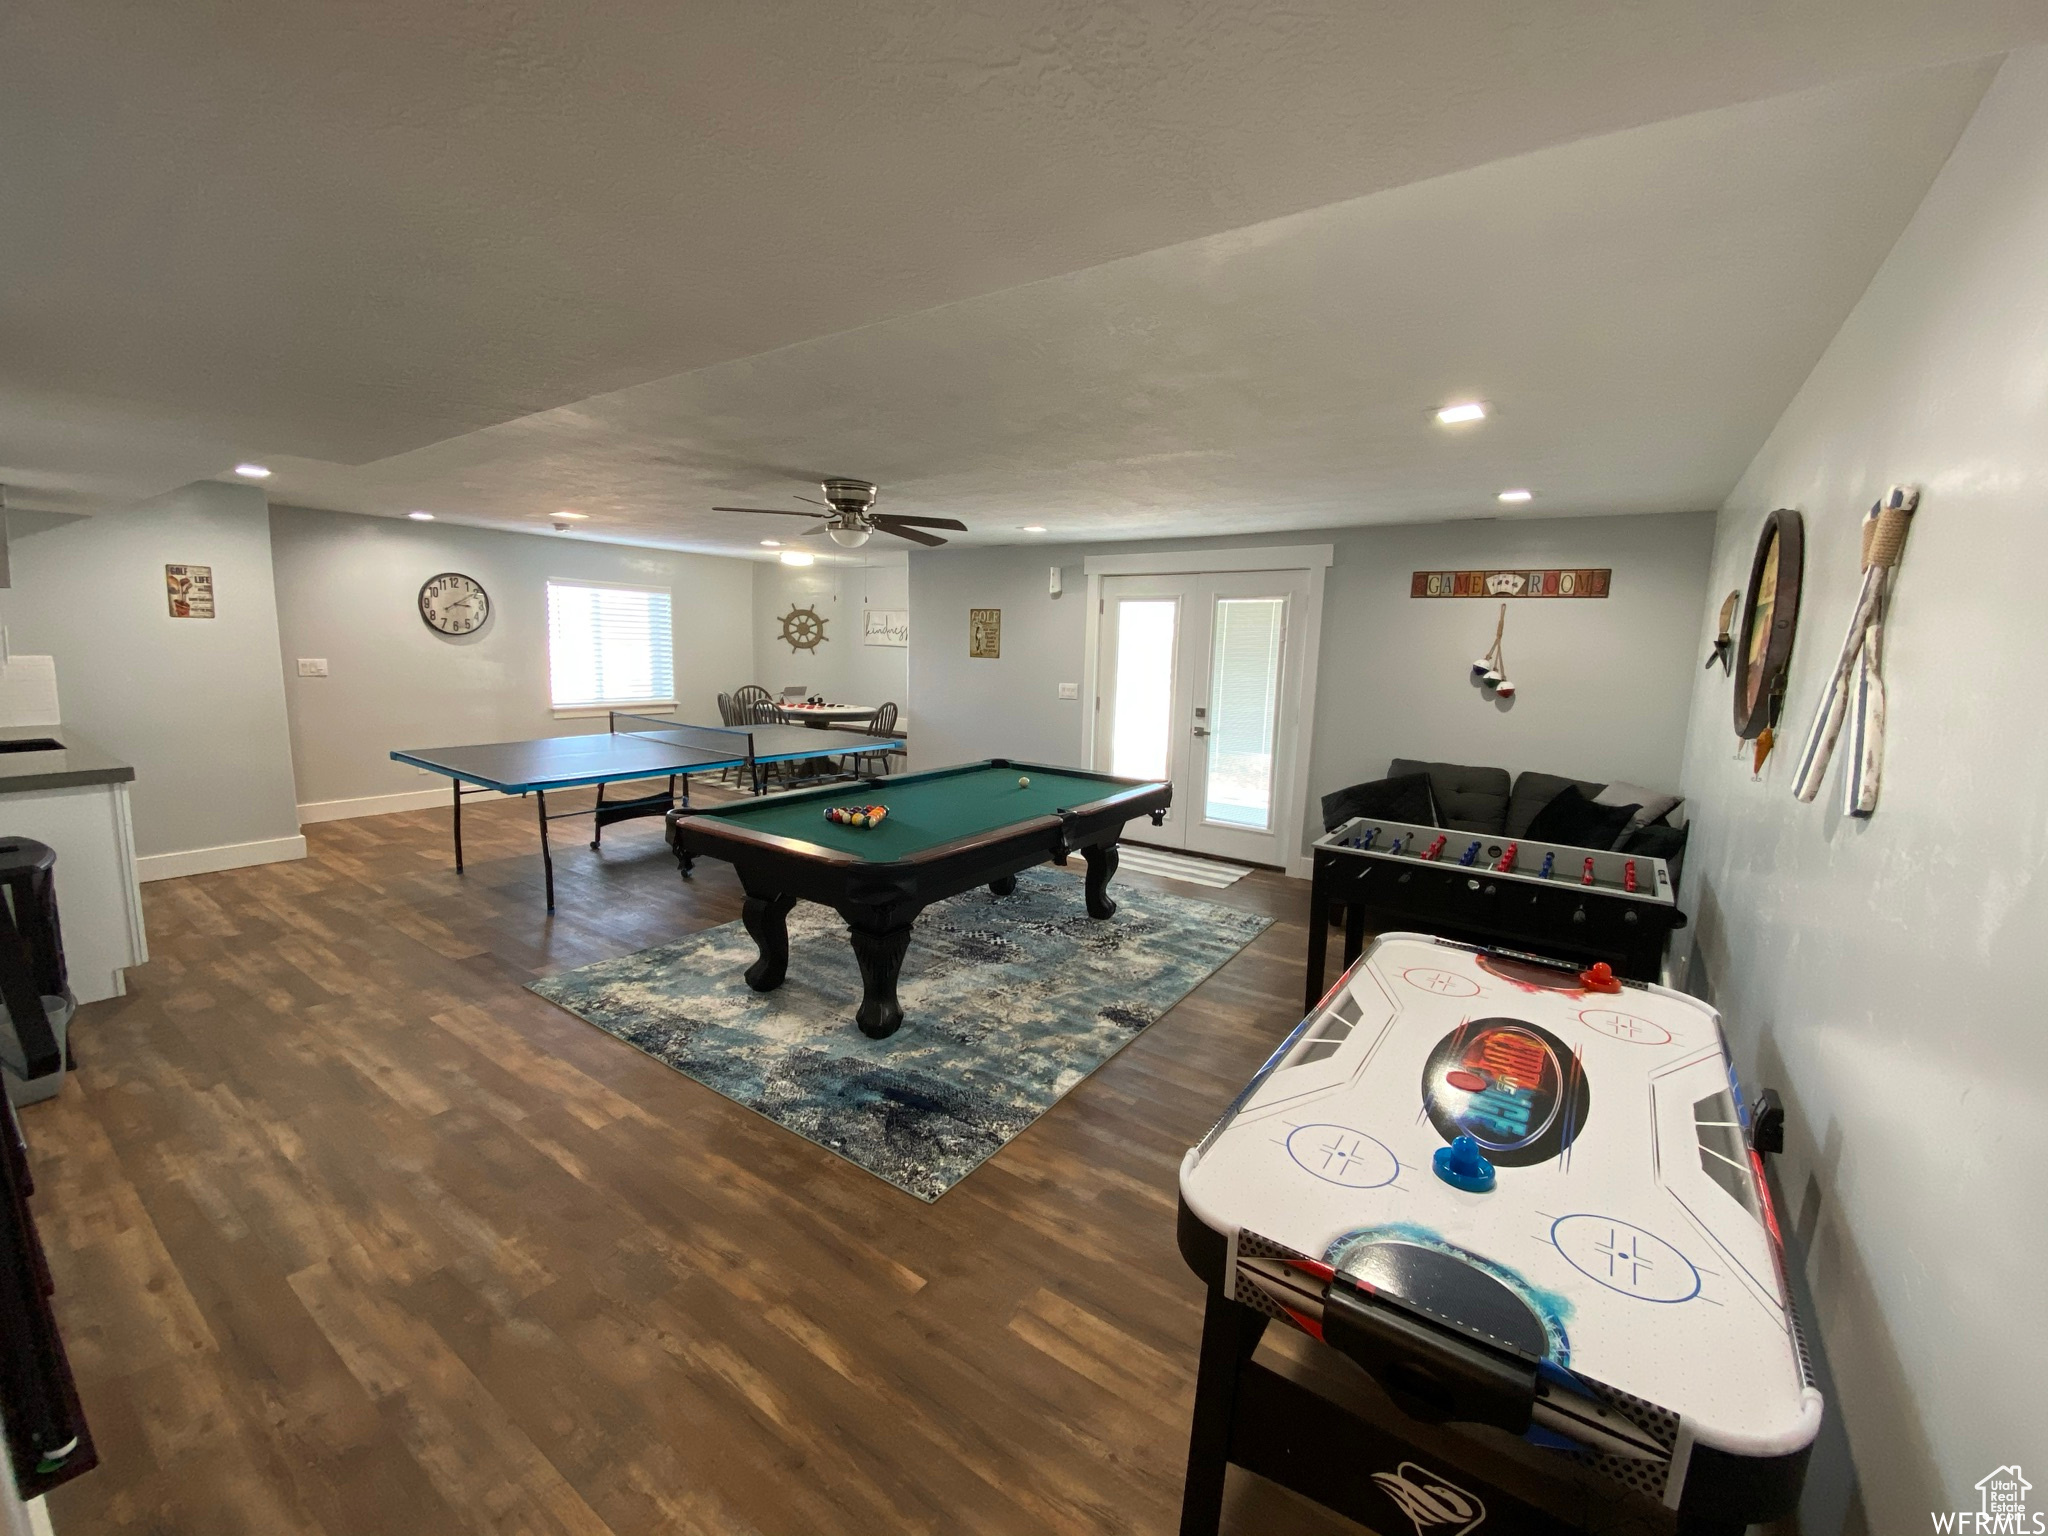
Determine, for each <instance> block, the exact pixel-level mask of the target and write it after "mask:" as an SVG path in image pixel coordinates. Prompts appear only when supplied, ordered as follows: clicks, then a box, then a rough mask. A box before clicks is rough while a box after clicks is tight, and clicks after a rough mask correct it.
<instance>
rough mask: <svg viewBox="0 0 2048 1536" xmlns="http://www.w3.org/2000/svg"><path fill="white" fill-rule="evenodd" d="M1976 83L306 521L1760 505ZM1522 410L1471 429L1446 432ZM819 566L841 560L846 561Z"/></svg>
mask: <svg viewBox="0 0 2048 1536" xmlns="http://www.w3.org/2000/svg"><path fill="white" fill-rule="evenodd" d="M1988 73H1989V71H1988V69H1987V67H1986V66H1983V65H1953V66H1946V67H1943V68H1941V69H1939V70H1935V71H1930V72H1925V73H1923V74H1922V75H1920V76H1918V77H1917V78H1914V79H1912V80H1909V81H1899V82H1894V85H1895V88H1893V89H1888V90H1885V91H1873V90H1868V89H1865V88H1863V87H1861V86H1854V87H1849V86H1844V87H1835V88H1832V89H1828V90H1822V91H1815V92H1807V93H1802V94H1800V95H1798V96H1792V97H1781V98H1778V99H1776V100H1773V101H1769V102H1763V103H1759V104H1756V105H1752V106H1743V107H1732V108H1724V109H1722V110H1720V111H1717V112H1712V113H1705V114H1697V115H1694V116H1691V117H1687V118H1682V119H1680V120H1678V121H1676V122H1670V123H1662V124H1658V125H1655V126H1653V127H1649V128H1641V129H1636V130H1634V131H1632V132H1629V133H1624V134H1615V135H1608V136H1604V137H1601V138H1597V139H1589V140H1584V141H1581V142H1579V143H1576V144H1571V145H1567V146H1564V147H1561V148H1558V149H1550V150H1542V151H1539V152H1537V153H1534V154H1531V155H1526V156H1521V157H1519V158H1517V159H1514V160H1510V161H1505V162H1502V163H1500V164H1496V165H1490V166H1484V167H1480V168H1478V169H1475V170H1470V171H1462V172H1458V173H1456V174H1454V175H1450V176H1445V177H1439V178H1437V179H1435V180H1432V181H1428V182H1424V183H1421V184H1420V185H1417V186H1412V187H1405V188H1400V189H1397V190H1394V191H1389V192H1383V193H1379V194H1377V195H1375V196H1372V197H1366V198H1360V199H1355V200H1353V201H1350V202H1346V203H1339V204H1335V205H1332V206H1330V207H1325V208H1319V209H1315V210H1313V211H1310V212H1307V213H1300V214H1294V215H1290V216H1289V217H1287V218H1283V219H1279V220H1274V221H1271V222H1269V223H1266V224H1262V225H1258V226H1255V227H1253V228H1250V229H1245V230H1237V231H1232V232H1230V233H1228V234H1222V235H1213V236H1210V237H1208V238H1206V239H1203V240H1198V241H1192V242H1188V243H1185V244H1182V245H1177V246H1169V247H1167V248H1165V249H1163V250H1158V251H1151V252H1148V253H1146V254H1144V255H1142V256H1134V257H1129V258H1126V259H1124V260H1122V261H1117V262H1111V263H1107V264H1105V265H1102V266H1098V267H1092V268H1089V269H1088V270H1086V271H1083V272H1077V273H1071V274H1068V275H1066V276H1063V277H1057V278H1049V279H1047V280H1045V281H1042V282H1038V283H1032V284H1028V285H1025V286H1023V287H1018V288H1011V289H1006V290H1004V291H1003V292H1000V293H996V294H990V295H985V296H983V297H981V298H976V299H969V300H964V301H962V302H960V303H957V304H952V305H947V306H944V307H942V308H938V309H931V310H925V311H921V312H919V313H917V314H913V315H908V316H904V317H901V318H899V319H894V320H886V321H881V322H878V323H876V324H874V325H870V326H866V327H863V328H861V329H859V330H855V331H848V332H843V333H840V334H838V335H835V336H830V337H825V338H821V339H819V340H816V341H809V342H804V343H801V344H799V345H796V346H792V347H785V348H782V349H780V350H778V351H775V352H770V353H766V354H764V355H761V356H758V357H751V358H746V359H742V360H740V361H737V362H731V363H722V364H718V365H715V366H713V367H709V368H704V369H700V370H698V371H696V372H694V373H688V374H682V375H678V376H676V377H673V378H669V379H663V380H659V381H656V382H653V383H649V384H642V385H637V386H635V387H633V388H630V389H626V390H622V391H618V392H616V393H613V394H610V395H605V396H600V397H597V398H594V399H590V400H585V401H581V402H579V403H577V404H576V405H573V406H566V407H563V408H561V409H559V410H554V411H548V412H543V413H539V414H536V415H533V416H529V417H524V418H522V419H520V420H518V421H513V422H508V423H506V424H504V425H502V426H498V427H491V428H487V429H485V430H483V431H480V432H475V433H470V434H467V435H465V436H463V437H459V438H456V439H453V440H451V441H449V442H445V443H441V444H437V445H435V446H433V447H430V448H424V449H419V450H416V451H415V452H413V453H409V454H404V455H400V456H398V457H395V458H392V459H389V460H386V461H384V462H382V463H380V464H376V465H370V466H366V467H362V468H345V467H342V466H336V465H324V464H319V463H315V462H310V461H300V460H296V459H290V458H283V459H278V460H275V461H273V462H274V464H275V466H276V468H277V470H278V474H279V481H280V483H281V484H283V485H284V486H286V487H288V489H289V492H290V494H291V497H292V499H295V500H306V501H310V502H311V503H312V504H314V505H319V506H328V507H338V508H342V509H345V510H354V511H364V512H396V511H402V510H405V509H406V508H407V507H408V506H417V507H423V508H426V509H428V510H432V511H434V512H435V513H436V514H437V515H440V516H456V517H460V518H464V519H468V520H474V521H488V522H494V523H497V524H499V525H500V526H521V525H522V524H523V525H524V526H528V527H537V526H540V525H541V524H543V523H544V522H545V521H546V519H547V518H548V516H549V515H550V514H551V513H552V512H554V511H555V510H556V509H558V508H560V507H564V506H566V507H572V508H575V509H577V510H580V511H582V512H585V513H587V514H589V515H590V517H591V519H592V521H591V523H590V524H588V525H586V526H587V527H588V528H589V529H590V530H591V531H592V532H597V533H602V534H604V535H606V536H610V537H623V538H636V539H644V540H649V541H656V540H658V541H662V542H680V543H688V544H690V545H692V546H693V547H698V548H710V549H729V550H734V551H741V550H746V549H748V548H750V547H752V548H754V549H756V550H758V545H756V544H755V541H756V540H758V539H759V538H760V537H762V536H763V535H772V536H776V537H787V536H788V534H789V529H790V527H792V526H793V527H795V528H798V529H800V528H801V527H802V526H803V525H801V524H794V525H783V524H782V523H780V522H779V521H778V520H775V519H769V518H748V517H739V516H730V515H726V516H721V515H716V514H712V513H711V512H709V510H708V509H709V507H710V506H711V505H712V504H713V503H715V502H727V503H729V502H732V501H734V500H739V501H741V502H743V503H744V502H751V504H753V505H762V504H764V502H763V498H777V499H770V500H767V501H766V502H765V504H767V505H771V506H772V505H777V504H780V505H785V506H787V505H791V504H792V503H790V502H788V501H787V500H786V499H781V498H786V497H787V496H788V495H790V494H791V493H794V492H798V491H804V492H808V493H810V494H812V495H815V494H816V493H817V488H816V487H815V486H814V485H805V484H803V483H802V482H803V481H804V480H806V479H814V478H816V477H817V476H818V475H820V474H835V473H836V474H850V475H859V476H864V477H867V478H871V479H874V480H876V481H878V482H880V484H881V485H882V488H883V499H882V501H881V502H880V503H879V505H880V506H881V507H882V508H883V509H884V510H890V511H902V512H914V513H933V514H938V515H942V516H957V517H960V518H962V519H964V520H965V521H966V522H967V523H968V524H969V525H970V527H971V529H972V532H971V533H970V534H969V535H967V536H966V538H967V540H968V541H969V542H989V541H1002V542H1013V541H1016V540H1018V539H1019V538H1020V537H1022V535H1021V534H1020V533H1019V531H1018V530H1019V528H1020V526H1021V525H1025V524H1043V525H1045V526H1046V527H1047V528H1048V529H1049V531H1050V536H1052V537H1055V538H1058V537H1069V538H1113V537H1120V538H1130V537H1145V536H1148V535H1155V534H1157V535H1167V534H1179V535H1188V534H1197V533H1228V532H1236V531H1240V530H1249V529H1279V528H1305V527H1320V526H1328V525H1331V524H1344V523H1360V522H1378V521H1395V520H1414V519H1418V518H1431V517H1469V516H1475V515H1492V514H1495V513H1498V512H1500V511H1501V508H1500V505H1499V504H1498V503H1497V502H1496V501H1495V499H1494V497H1495V493H1496V492H1497V491H1499V490H1501V489H1504V488H1506V487H1509V486H1527V487H1530V488H1531V489H1533V490H1534V491H1536V493H1537V497H1538V499H1537V500H1536V501H1534V502H1532V503H1530V505H1529V509H1528V510H1529V511H1531V512H1536V513H1542V512H1549V513H1553V514H1555V513H1574V514H1578V513H1609V512H1641V511H1650V512H1662V511H1678V510H1686V509H1694V508H1700V507H1706V506H1712V505H1714V504H1715V503H1717V502H1719V501H1720V499H1721V498H1722V497H1723V496H1724V495H1725V494H1726V492H1727V490H1728V487H1729V486H1730V485H1731V484H1733V482H1734V480H1735V478H1736V477H1737V476H1738V475H1739V474H1740V473H1741V471H1742V468H1743V466H1744V465H1745V464H1747V463H1748V461H1749V459H1750V457H1751V456H1752V455H1753V454H1754V453H1755V451H1756V448H1757V446H1758V445H1759V444H1760V443H1761V442H1762V441H1763V438H1764V436H1765V434H1766V433H1767V432H1768V431H1769V430H1770V427H1771V424H1772V423H1773V422H1774V421H1775V420H1776V419H1777V417H1778V414H1779V412H1780V411H1781V410H1782V409H1783V408H1784V405H1785V403H1786V402H1787V401H1788V400H1789V399H1790V398H1791V396H1792V394H1793V393H1794V392H1795V391H1796V390H1797V388H1798V386H1799V384H1800V382H1801V381H1802V380H1803V379H1804V378H1805V376H1806V374H1807V372H1808V370H1809V369H1810V368H1811V367H1812V365H1813V362H1814V360H1815V359H1816V358H1817V357H1818V356H1819V355H1820V352H1821V351H1822V349H1823V348H1824V347H1825V346H1826V344H1827V341H1828V339H1829V338H1830V337H1831V336H1832V335H1833V334H1834V331H1835V329H1836V327H1837V326H1838V325H1839V324H1840V323H1841V319H1842V317H1843V316H1844V315H1845V314H1846V313H1847V312H1848V310H1849V309H1850V307H1851V306H1852V305H1853V304H1854V303H1855V301H1856V298H1857V297H1858V295H1860V294H1861V293H1862V291H1863V289H1864V287H1865V285H1866V284H1867V283H1868V281H1869V279H1870V275H1871V273H1872V272H1874V271H1875V270H1876V267H1877V264H1878V262H1879V261H1880V260H1882V258H1883V256H1884V253H1885V252H1886V251H1887V250H1888V249H1889V248H1890V246H1891V243H1892V240H1893V239H1894V238H1895V236H1896V234H1897V232H1898V230H1899V229H1900V227H1901V226H1902V225H1903V224H1904V223H1905V221H1906V219H1907V218H1908V217H1909V216H1910V214H1911V212H1912V210H1913V209H1914V207H1915V206H1917V204H1918V202H1919V200H1920V197H1921V195H1922V193H1923V192H1924V190H1925V188H1926V186H1927V184H1928V182H1929V181H1931V180H1932V178H1933V176H1934V173H1935V171H1936V170H1937V169H1938V168H1939V167H1940V165H1941V162H1942V160H1943V159H1944V158H1945V156H1946V155H1947V153H1948V150H1949V147H1950V146H1951V145H1952V144H1953V143H1954V141H1955V139H1956V136H1957V135H1958V134H1959V133H1960V131H1961V129H1962V126H1963V124H1964V123H1965V122H1966V121H1967V119H1968V117H1969V114H1970V111H1971V109H1972V107H1973V106H1974V104H1975V102H1976V100H1977V98H1978V96H1979V94H1980V93H1981V91H1982V89H1983V86H1984V83H1985V80H1986V79H1987V77H1988ZM1472 396H1478V397H1481V398H1485V399H1487V400H1490V401H1491V402H1492V404H1493V406H1494V412H1495V414H1494V415H1493V417H1492V418H1491V419H1490V420H1488V421H1486V422H1485V423H1483V424H1481V425H1479V426H1476V427H1467V428H1459V429H1454V430H1452V429H1445V428H1443V427H1440V426H1438V425H1437V424H1436V422H1435V421H1434V419H1433V417H1432V415H1431V408H1432V407H1434V406H1435V405H1437V404H1438V403H1440V402H1442V401H1445V400H1450V399H1457V398H1463V397H1472ZM820 542H822V541H820Z"/></svg>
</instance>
